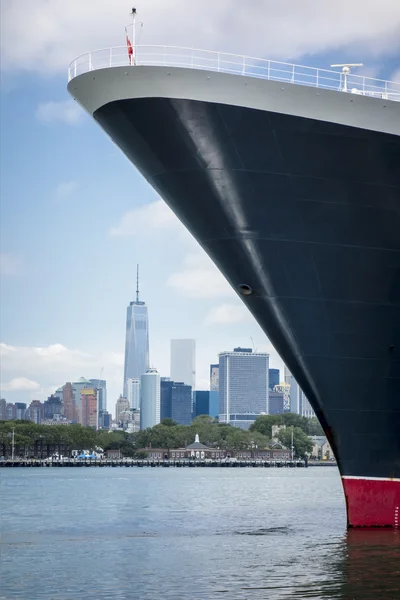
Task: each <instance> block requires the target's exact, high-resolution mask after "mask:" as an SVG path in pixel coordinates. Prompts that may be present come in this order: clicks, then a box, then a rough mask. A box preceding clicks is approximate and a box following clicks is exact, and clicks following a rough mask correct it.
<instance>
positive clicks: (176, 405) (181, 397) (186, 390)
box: [171, 381, 193, 425]
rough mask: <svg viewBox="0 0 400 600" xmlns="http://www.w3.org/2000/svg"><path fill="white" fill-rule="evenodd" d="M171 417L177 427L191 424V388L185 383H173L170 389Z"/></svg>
mask: <svg viewBox="0 0 400 600" xmlns="http://www.w3.org/2000/svg"><path fill="white" fill-rule="evenodd" d="M171 405H172V411H171V413H172V414H171V416H172V419H173V421H176V422H177V423H178V424H179V425H190V423H191V422H192V412H193V408H192V388H191V387H190V385H186V384H185V383H180V382H175V381H174V382H173V386H172V389H171Z"/></svg>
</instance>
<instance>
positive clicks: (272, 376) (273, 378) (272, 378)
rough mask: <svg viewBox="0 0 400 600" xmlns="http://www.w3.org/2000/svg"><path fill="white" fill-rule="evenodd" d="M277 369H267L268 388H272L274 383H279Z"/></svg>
mask: <svg viewBox="0 0 400 600" xmlns="http://www.w3.org/2000/svg"><path fill="white" fill-rule="evenodd" d="M279 376H280V374H279V369H269V389H270V390H273V389H274V387H275V386H276V385H279V383H280V381H279Z"/></svg>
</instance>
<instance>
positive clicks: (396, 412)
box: [76, 76, 400, 527]
mask: <svg viewBox="0 0 400 600" xmlns="http://www.w3.org/2000/svg"><path fill="white" fill-rule="evenodd" d="M225 77H226V76H225ZM232 77H234V76H232ZM78 79H79V78H78ZM265 83H266V84H269V83H271V82H265ZM76 85H78V83H77V84H76ZM87 85H88V86H89V85H90V83H88V84H87ZM96 85H98V83H97V84H96ZM314 92H315V90H312V93H314ZM267 93H268V88H266V94H267ZM330 94H334V95H335V94H337V95H338V96H340V95H341V94H339V93H336V92H330ZM136 95H137V96H138V95H140V94H133V96H136ZM185 95H187V96H188V97H189V98H188V97H185ZM83 96H84V94H83V95H82V94H81V99H80V101H81V102H82V103H83V104H84V99H83V100H82V98H83ZM125 96H126V95H125ZM181 96H183V97H180V98H176V97H175V98H169V97H131V98H129V97H124V98H121V99H118V97H116V98H115V100H112V101H107V102H106V103H104V104H103V105H101V106H99V107H98V108H97V109H96V110H95V111H94V115H93V116H94V118H95V119H96V121H97V122H98V123H99V124H100V125H101V126H102V127H103V128H104V129H105V131H106V132H107V133H108V134H109V135H110V136H111V138H112V139H113V140H114V142H115V143H116V144H117V145H118V146H119V147H120V148H121V149H122V150H123V152H124V153H125V154H126V155H127V156H128V158H129V159H130V160H131V161H132V162H133V163H134V164H135V165H136V166H137V168H138V169H139V170H140V171H141V172H142V174H143V175H144V176H145V177H146V179H147V180H148V181H149V182H150V183H151V185H152V186H153V187H154V188H155V189H156V190H157V191H158V192H159V193H160V195H161V196H162V197H163V198H164V199H165V201H166V202H167V203H168V204H169V205H170V206H171V208H172V209H173V210H174V211H175V213H176V214H177V215H178V217H179V218H180V219H181V220H182V222H183V223H184V224H185V225H186V226H187V228H188V229H189V230H190V231H191V232H192V234H193V235H194V237H195V238H196V239H197V240H198V241H199V242H200V244H201V245H202V247H203V248H204V249H205V250H206V252H207V253H208V254H209V255H210V257H211V258H212V259H213V260H214V262H215V263H216V265H217V266H218V267H219V269H220V270H221V271H222V273H223V274H224V275H225V276H226V277H227V279H228V281H229V282H230V283H231V285H232V286H233V288H234V289H235V290H236V291H237V293H238V294H239V295H240V297H241V298H242V300H243V301H244V302H245V304H246V306H247V307H248V309H249V310H250V311H251V312H252V314H253V315H254V317H255V318H256V320H257V321H258V323H259V324H260V325H261V327H262V328H263V329H264V331H265V332H266V334H267V335H268V337H269V338H270V340H271V342H272V343H273V344H274V346H275V348H276V349H277V351H278V352H279V354H280V355H281V357H282V358H283V360H284V361H285V363H286V364H287V365H288V367H289V369H290V370H291V372H292V373H293V375H294V376H295V378H296V379H297V381H298V383H299V385H300V386H301V388H302V389H303V391H304V393H305V394H306V396H307V397H308V399H309V401H310V402H311V404H312V406H313V408H314V410H315V412H316V414H317V416H318V418H319V419H320V421H321V423H322V426H323V428H324V430H325V432H326V434H327V436H328V438H329V440H330V442H331V445H332V448H333V450H334V452H335V455H336V457H337V460H338V464H339V468H340V472H341V475H342V477H343V484H344V490H345V495H346V499H347V508H348V523H349V526H355V527H356V526H392V527H397V525H398V510H399V508H398V507H399V505H400V435H399V432H400V396H399V394H400V391H399V390H400V141H399V140H400V138H399V136H398V135H395V134H390V133H387V132H386V133H381V132H379V131H376V130H375V131H373V130H368V129H366V128H361V127H357V126H350V125H348V124H346V125H344V124H340V123H338V122H330V121H329V120H322V119H319V120H316V119H312V118H309V117H304V116H300V115H299V114H296V113H295V111H294V112H293V114H289V111H287V110H286V113H285V114H283V113H280V112H279V111H277V110H276V109H275V110H267V109H265V110H260V109H255V108H249V107H248V106H243V105H239V104H240V103H238V105H233V104H232V105H231V104H227V103H221V102H216V101H213V99H212V96H211V95H210V100H208V101H206V100H204V99H202V100H199V99H190V93H189V90H187V91H186V93H185V90H183V91H182V93H181ZM361 100H362V101H365V100H368V109H369V110H370V104H369V102H375V100H373V99H366V98H362V99H361ZM329 102H330V103H332V102H335V99H334V96H329ZM363 106H364V105H363ZM241 285H242V286H243V285H245V286H247V287H246V293H244V289H245V288H243V287H242V288H240V286H241ZM379 482H380V484H379Z"/></svg>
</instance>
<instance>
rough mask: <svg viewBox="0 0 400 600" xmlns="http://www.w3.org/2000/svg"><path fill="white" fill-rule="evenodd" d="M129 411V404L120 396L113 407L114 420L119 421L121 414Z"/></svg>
mask: <svg viewBox="0 0 400 600" xmlns="http://www.w3.org/2000/svg"><path fill="white" fill-rule="evenodd" d="M129 409H130V406H129V402H128V399H127V398H124V397H123V396H120V397H119V398H118V400H117V403H116V405H115V420H116V421H121V414H122V413H123V412H126V411H127V410H129Z"/></svg>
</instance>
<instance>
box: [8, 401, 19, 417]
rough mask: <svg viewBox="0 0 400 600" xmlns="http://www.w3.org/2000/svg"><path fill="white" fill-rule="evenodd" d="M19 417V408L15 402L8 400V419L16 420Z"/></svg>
mask: <svg viewBox="0 0 400 600" xmlns="http://www.w3.org/2000/svg"><path fill="white" fill-rule="evenodd" d="M16 418H17V409H16V408H15V404H12V403H11V402H7V404H6V421H14V420H15V419H16Z"/></svg>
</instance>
